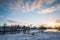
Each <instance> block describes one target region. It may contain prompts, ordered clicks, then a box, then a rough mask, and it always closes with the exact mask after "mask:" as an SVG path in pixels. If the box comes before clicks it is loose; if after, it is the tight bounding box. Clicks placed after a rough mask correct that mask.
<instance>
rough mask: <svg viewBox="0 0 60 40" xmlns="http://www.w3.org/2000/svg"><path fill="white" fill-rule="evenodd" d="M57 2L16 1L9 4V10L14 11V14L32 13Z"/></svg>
mask: <svg viewBox="0 0 60 40" xmlns="http://www.w3.org/2000/svg"><path fill="white" fill-rule="evenodd" d="M54 1H55V0H33V2H32V1H31V0H28V1H27V0H26V1H24V0H16V1H14V2H9V9H10V10H11V11H13V13H20V12H31V11H35V10H36V9H39V8H41V7H42V6H43V4H51V3H53V2H54Z"/></svg>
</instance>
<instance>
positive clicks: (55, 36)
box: [0, 32, 60, 40]
mask: <svg viewBox="0 0 60 40" xmlns="http://www.w3.org/2000/svg"><path fill="white" fill-rule="evenodd" d="M0 40H60V33H56V32H55V33H52V32H42V33H36V34H34V35H32V34H23V33H19V34H5V35H0Z"/></svg>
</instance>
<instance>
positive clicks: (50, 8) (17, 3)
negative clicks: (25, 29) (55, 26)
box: [0, 0, 60, 25]
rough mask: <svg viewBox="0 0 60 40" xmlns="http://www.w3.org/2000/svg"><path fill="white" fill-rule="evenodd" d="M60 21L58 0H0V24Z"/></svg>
mask: <svg viewBox="0 0 60 40" xmlns="http://www.w3.org/2000/svg"><path fill="white" fill-rule="evenodd" d="M50 20H54V21H55V23H60V0H0V25H2V24H3V23H7V24H8V25H10V24H25V25H27V24H33V25H39V24H46V23H48V21H50Z"/></svg>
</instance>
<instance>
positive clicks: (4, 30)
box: [3, 23, 7, 34]
mask: <svg viewBox="0 0 60 40" xmlns="http://www.w3.org/2000/svg"><path fill="white" fill-rule="evenodd" d="M6 26H7V24H6V23H4V26H3V34H5V32H6Z"/></svg>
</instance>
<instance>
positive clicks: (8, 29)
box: [0, 23, 60, 34]
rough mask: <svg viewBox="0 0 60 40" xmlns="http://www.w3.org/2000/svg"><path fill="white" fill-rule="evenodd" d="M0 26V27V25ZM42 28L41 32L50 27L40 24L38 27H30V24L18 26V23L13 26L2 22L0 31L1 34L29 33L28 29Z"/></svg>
mask: <svg viewBox="0 0 60 40" xmlns="http://www.w3.org/2000/svg"><path fill="white" fill-rule="evenodd" d="M0 28H1V27H0ZM35 29H37V30H42V31H41V32H43V30H46V29H52V28H50V27H48V28H47V27H45V26H43V25H41V26H40V27H30V26H25V25H23V26H19V25H14V26H7V24H6V23H4V25H3V26H2V29H0V32H2V34H6V33H11V34H12V33H13V34H14V33H20V32H23V33H24V34H25V33H30V30H35ZM55 29H59V30H60V27H56V28H55Z"/></svg>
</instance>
